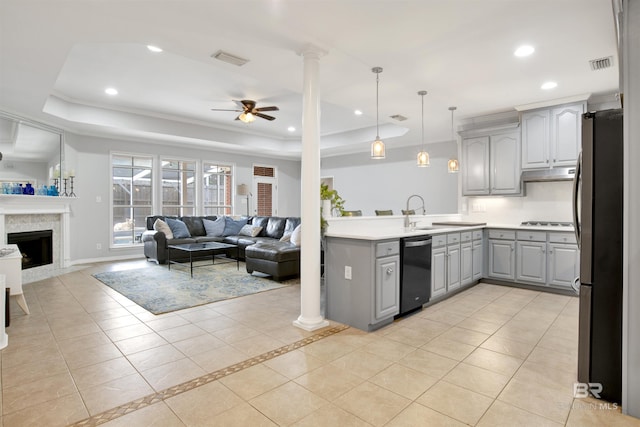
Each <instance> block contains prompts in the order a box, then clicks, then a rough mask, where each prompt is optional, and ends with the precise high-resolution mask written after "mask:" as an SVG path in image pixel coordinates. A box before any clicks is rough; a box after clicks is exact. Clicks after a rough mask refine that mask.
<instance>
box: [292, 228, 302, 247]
mask: <svg viewBox="0 0 640 427" xmlns="http://www.w3.org/2000/svg"><path fill="white" fill-rule="evenodd" d="M301 228H302V226H301V225H298V226H297V227H296V229H295V230H293V233H291V239H290V241H291V244H293V245H296V246H300V243H301V242H300V233H301V232H302V230H301Z"/></svg>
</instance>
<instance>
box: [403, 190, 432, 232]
mask: <svg viewBox="0 0 640 427" xmlns="http://www.w3.org/2000/svg"><path fill="white" fill-rule="evenodd" d="M413 197H418V198H419V199H420V200H422V215H426V214H427V210H426V209H425V208H424V199H423V198H422V196H420V195H418V194H412V195H410V196H409V198H408V199H407V209H406V210H405V215H404V227H405V228H409V226H410V225H411V223H410V222H409V201H410V200H411V198H413Z"/></svg>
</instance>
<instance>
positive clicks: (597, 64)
mask: <svg viewBox="0 0 640 427" xmlns="http://www.w3.org/2000/svg"><path fill="white" fill-rule="evenodd" d="M589 65H590V66H591V71H596V70H602V69H604V68H609V67H611V66H612V65H613V57H612V56H607V57H606V58H598V59H592V60H591V61H589Z"/></svg>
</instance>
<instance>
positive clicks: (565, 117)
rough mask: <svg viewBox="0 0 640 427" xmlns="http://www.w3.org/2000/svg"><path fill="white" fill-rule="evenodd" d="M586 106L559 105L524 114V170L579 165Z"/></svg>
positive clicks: (580, 104)
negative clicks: (583, 115)
mask: <svg viewBox="0 0 640 427" xmlns="http://www.w3.org/2000/svg"><path fill="white" fill-rule="evenodd" d="M585 111H586V103H585V102H579V103H573V104H566V105H559V106H556V107H552V108H544V109H537V110H531V111H525V112H523V113H522V119H521V121H522V169H543V168H553V167H558V166H573V165H575V164H576V160H577V158H578V152H579V151H580V144H581V138H582V114H583V113H584V112H585Z"/></svg>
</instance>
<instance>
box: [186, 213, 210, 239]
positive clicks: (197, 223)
mask: <svg viewBox="0 0 640 427" xmlns="http://www.w3.org/2000/svg"><path fill="white" fill-rule="evenodd" d="M180 221H182V222H184V224H185V225H186V226H187V229H188V230H189V234H190V235H192V236H206V235H207V232H206V231H205V229H204V224H203V223H202V217H201V216H183V217H180Z"/></svg>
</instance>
